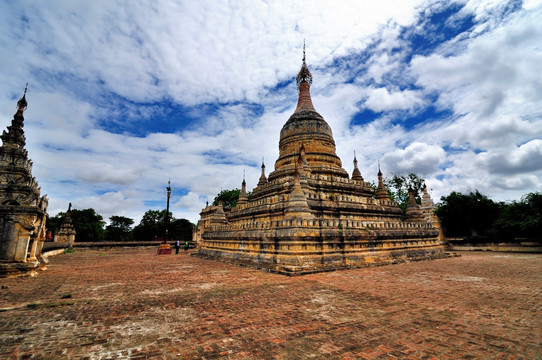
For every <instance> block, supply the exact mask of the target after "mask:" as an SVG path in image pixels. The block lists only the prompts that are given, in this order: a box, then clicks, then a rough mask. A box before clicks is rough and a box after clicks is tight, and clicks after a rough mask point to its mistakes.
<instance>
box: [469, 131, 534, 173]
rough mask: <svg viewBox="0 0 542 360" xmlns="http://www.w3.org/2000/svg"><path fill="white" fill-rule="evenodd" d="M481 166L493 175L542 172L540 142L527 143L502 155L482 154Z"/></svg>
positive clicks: (480, 158) (480, 156)
mask: <svg viewBox="0 0 542 360" xmlns="http://www.w3.org/2000/svg"><path fill="white" fill-rule="evenodd" d="M478 158H479V159H478V162H479V164H480V165H481V166H484V167H485V168H487V170H488V171H489V172H491V173H494V174H521V173H534V172H537V171H540V170H542V140H540V139H536V140H532V141H529V142H528V143H526V144H523V145H521V146H519V147H517V148H514V149H509V151H507V152H504V153H496V152H493V153H487V152H486V153H482V154H480V155H479V156H478Z"/></svg>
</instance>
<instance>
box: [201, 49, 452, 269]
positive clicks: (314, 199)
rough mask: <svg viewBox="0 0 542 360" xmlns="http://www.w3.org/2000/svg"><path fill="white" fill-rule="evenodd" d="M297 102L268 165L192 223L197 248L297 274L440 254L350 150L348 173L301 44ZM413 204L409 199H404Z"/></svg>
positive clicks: (426, 225) (433, 239)
mask: <svg viewBox="0 0 542 360" xmlns="http://www.w3.org/2000/svg"><path fill="white" fill-rule="evenodd" d="M296 82H297V87H298V90H299V98H298V102H297V107H296V109H295V111H294V113H293V114H292V115H291V116H290V118H289V119H288V121H286V123H285V124H284V126H283V128H282V130H281V132H280V141H279V157H278V159H277V160H276V162H275V168H274V171H272V172H271V173H270V174H269V176H267V177H266V176H265V165H264V164H263V163H262V174H261V176H260V178H259V181H258V185H257V186H256V188H254V189H253V190H252V194H251V196H250V198H248V197H247V195H246V194H247V193H246V188H245V187H246V185H245V181H244V179H243V184H242V187H243V188H242V190H241V195H240V198H239V200H240V201H239V202H238V204H237V205H236V207H234V208H233V209H231V210H229V211H225V210H224V209H223V207H222V204H219V205H218V206H209V205H207V206H206V207H205V209H203V210H202V212H201V213H200V220H199V222H198V225H197V227H196V229H195V231H194V240H195V241H196V242H197V243H198V244H199V246H200V248H199V251H198V255H199V256H202V257H207V258H212V259H217V260H223V261H230V262H234V263H237V264H241V265H246V266H251V267H256V268H260V269H265V270H268V271H273V272H278V273H283V274H289V275H298V274H306V273H312V272H319V271H331V270H337V269H345V268H353V267H361V266H367V265H371V264H377V265H381V264H390V263H397V262H404V261H411V260H425V259H435V258H442V257H445V256H446V254H445V252H444V246H443V244H442V243H441V242H440V241H439V240H438V238H437V236H438V231H437V230H436V229H435V227H434V226H433V223H432V222H431V221H428V220H427V219H426V218H425V217H423V216H420V215H421V211H420V209H414V208H411V209H409V210H410V212H411V213H412V212H414V214H413V215H412V216H408V215H409V214H408V213H407V220H406V221H405V220H402V213H401V209H400V208H399V206H398V205H397V204H396V203H395V202H393V201H391V200H390V198H389V195H388V193H387V191H386V189H385V187H384V184H383V182H382V173H381V172H380V170H379V174H378V188H377V190H376V192H375V191H374V190H373V188H372V187H371V185H370V184H369V183H368V182H365V181H364V179H363V177H362V175H361V172H360V170H359V168H358V166H357V159H356V157H355V156H354V171H353V173H352V177H349V175H348V173H347V171H346V170H345V169H343V168H342V162H341V159H340V158H339V157H338V156H337V154H336V151H335V141H334V139H333V134H332V131H331V128H330V126H329V125H328V123H327V122H326V121H325V120H324V118H323V117H322V116H321V115H320V114H319V113H318V112H317V111H316V110H315V108H314V106H313V103H312V100H311V96H310V86H311V84H312V75H311V73H310V71H309V69H308V67H307V64H306V59H305V49H303V62H302V65H301V70H300V71H299V73H298V75H297V77H296ZM412 206H414V205H412Z"/></svg>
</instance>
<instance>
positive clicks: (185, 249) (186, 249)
mask: <svg viewBox="0 0 542 360" xmlns="http://www.w3.org/2000/svg"><path fill="white" fill-rule="evenodd" d="M184 251H185V252H186V251H188V240H185V241H184Z"/></svg>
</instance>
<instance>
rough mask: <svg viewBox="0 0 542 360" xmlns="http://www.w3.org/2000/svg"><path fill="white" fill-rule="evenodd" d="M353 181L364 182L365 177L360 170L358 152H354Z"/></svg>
mask: <svg viewBox="0 0 542 360" xmlns="http://www.w3.org/2000/svg"><path fill="white" fill-rule="evenodd" d="M352 180H357V181H363V176H361V172H360V171H359V169H358V159H356V151H354V171H352Z"/></svg>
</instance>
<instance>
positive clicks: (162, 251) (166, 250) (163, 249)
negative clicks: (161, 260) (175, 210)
mask: <svg viewBox="0 0 542 360" xmlns="http://www.w3.org/2000/svg"><path fill="white" fill-rule="evenodd" d="M166 190H167V207H166V216H165V219H164V222H165V223H166V236H164V242H163V243H162V244H160V248H159V249H158V252H157V253H156V255H168V254H171V246H169V239H168V230H169V198H170V196H171V180H169V181H168V182H167V188H166Z"/></svg>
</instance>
